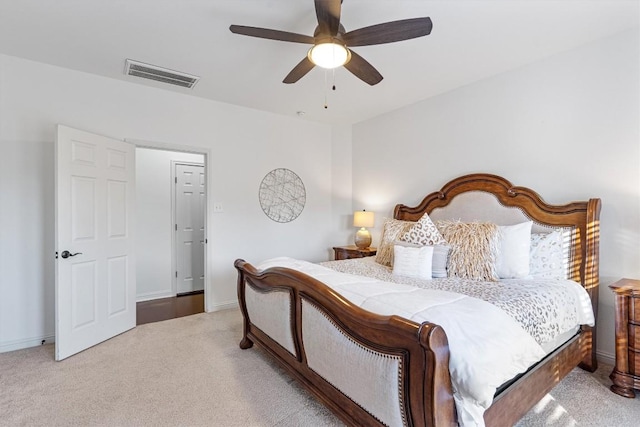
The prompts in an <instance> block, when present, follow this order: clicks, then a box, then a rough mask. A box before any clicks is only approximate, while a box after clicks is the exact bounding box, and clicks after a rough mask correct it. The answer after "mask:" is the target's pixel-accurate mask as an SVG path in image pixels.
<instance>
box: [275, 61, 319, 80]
mask: <svg viewBox="0 0 640 427" xmlns="http://www.w3.org/2000/svg"><path fill="white" fill-rule="evenodd" d="M313 67H315V64H314V63H313V62H311V61H310V60H309V58H307V57H306V56H305V57H304V59H303V60H302V61H300V62H299V63H298V65H296V66H295V67H293V70H291V71H290V72H289V74H287V77H285V78H284V80H283V81H282V83H287V84H290V83H295V82H297V81H298V80H300V79H301V78H303V77H304V76H305V75H306V74H307V73H308V72H309V71H311V70H312V69H313Z"/></svg>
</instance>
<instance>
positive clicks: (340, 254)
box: [333, 245, 378, 260]
mask: <svg viewBox="0 0 640 427" xmlns="http://www.w3.org/2000/svg"><path fill="white" fill-rule="evenodd" d="M377 251H378V250H377V249H376V248H365V249H360V248H359V247H357V246H355V245H350V246H334V247H333V253H334V254H335V258H334V259H336V260H339V259H351V258H364V257H367V256H374V255H375V254H376V252H377Z"/></svg>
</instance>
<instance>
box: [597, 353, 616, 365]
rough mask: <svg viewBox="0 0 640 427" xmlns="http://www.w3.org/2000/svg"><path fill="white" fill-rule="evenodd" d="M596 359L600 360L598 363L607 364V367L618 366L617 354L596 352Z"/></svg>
mask: <svg viewBox="0 0 640 427" xmlns="http://www.w3.org/2000/svg"><path fill="white" fill-rule="evenodd" d="M596 359H598V362H602V363H606V364H607V365H615V364H616V356H615V354H612V353H608V352H606V351H601V350H596Z"/></svg>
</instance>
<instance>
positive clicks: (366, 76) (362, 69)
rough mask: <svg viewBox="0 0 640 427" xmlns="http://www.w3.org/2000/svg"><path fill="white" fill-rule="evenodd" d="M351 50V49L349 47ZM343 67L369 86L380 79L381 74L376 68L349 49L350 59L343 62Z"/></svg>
mask: <svg viewBox="0 0 640 427" xmlns="http://www.w3.org/2000/svg"><path fill="white" fill-rule="evenodd" d="M349 50H351V49H349ZM344 68H346V69H347V70H349V71H351V73H352V74H353V75H354V76H356V77H357V78H359V79H360V80H362V81H363V82H365V83H368V84H370V85H371V86H373V85H376V84H378V83H380V82H381V81H382V74H380V73H379V72H378V70H376V69H375V68H374V67H373V65H371V64H369V63H368V62H367V61H366V60H365V59H364V58H363V57H362V56H360V55H358V54H357V53H355V52H354V51H353V50H351V60H350V61H349V62H347V63H346V64H344Z"/></svg>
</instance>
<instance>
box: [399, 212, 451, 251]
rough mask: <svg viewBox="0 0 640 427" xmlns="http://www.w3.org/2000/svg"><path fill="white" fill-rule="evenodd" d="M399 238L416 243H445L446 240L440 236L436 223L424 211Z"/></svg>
mask: <svg viewBox="0 0 640 427" xmlns="http://www.w3.org/2000/svg"><path fill="white" fill-rule="evenodd" d="M400 240H402V241H404V242H409V243H415V244H416V245H446V244H447V241H446V240H445V239H444V238H443V237H442V234H440V232H439V231H438V228H437V227H436V225H435V224H434V223H433V221H431V218H429V215H427V214H426V213H425V214H424V215H422V218H420V219H419V220H418V222H416V223H414V225H413V227H411V228H410V229H409V230H408V231H407V232H406V233H405V234H404V235H403V236H402V237H401V238H400Z"/></svg>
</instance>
